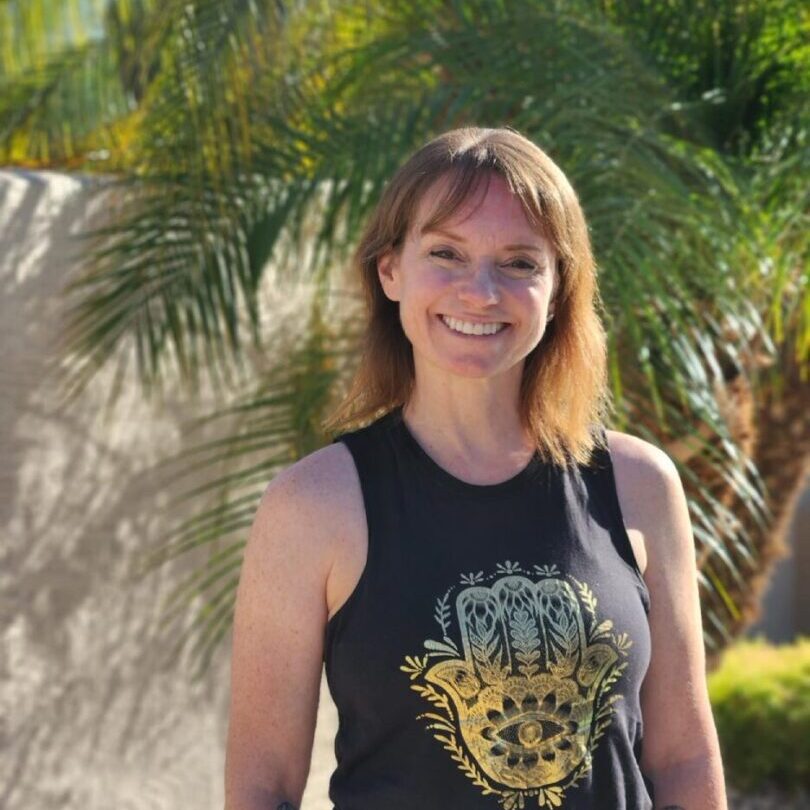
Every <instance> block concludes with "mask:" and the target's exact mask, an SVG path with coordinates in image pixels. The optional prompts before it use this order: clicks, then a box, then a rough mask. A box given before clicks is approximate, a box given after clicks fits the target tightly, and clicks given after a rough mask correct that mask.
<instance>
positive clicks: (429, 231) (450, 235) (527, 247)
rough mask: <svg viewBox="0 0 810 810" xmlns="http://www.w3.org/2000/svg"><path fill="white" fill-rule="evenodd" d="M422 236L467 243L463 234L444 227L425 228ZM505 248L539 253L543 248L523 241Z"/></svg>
mask: <svg viewBox="0 0 810 810" xmlns="http://www.w3.org/2000/svg"><path fill="white" fill-rule="evenodd" d="M421 233H422V236H423V237H424V236H427V235H428V234H438V235H439V236H446V237H447V238H448V239H453V240H454V241H456V242H462V243H466V241H467V240H466V239H465V238H464V237H463V236H459V235H458V234H457V233H453V232H452V231H446V230H444V229H442V228H423V229H422V231H421ZM503 247H504V250H534V251H536V252H537V253H542V252H543V249H542V248H541V247H540V246H539V245H532V244H530V243H528V242H522V243H519V244H514V245H504V246H503Z"/></svg>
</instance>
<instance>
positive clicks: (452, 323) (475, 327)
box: [441, 315, 506, 335]
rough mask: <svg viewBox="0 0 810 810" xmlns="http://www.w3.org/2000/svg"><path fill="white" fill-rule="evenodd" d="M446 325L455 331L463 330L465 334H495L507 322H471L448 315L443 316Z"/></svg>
mask: <svg viewBox="0 0 810 810" xmlns="http://www.w3.org/2000/svg"><path fill="white" fill-rule="evenodd" d="M441 318H442V321H444V323H445V325H446V326H447V327H449V328H450V329H452V330H453V331H454V332H461V333H462V334H464V335H494V334H496V333H497V332H500V331H501V329H503V328H504V327H505V326H506V324H505V323H470V322H469V321H459V320H457V319H456V318H450V317H448V316H447V315H442V316H441Z"/></svg>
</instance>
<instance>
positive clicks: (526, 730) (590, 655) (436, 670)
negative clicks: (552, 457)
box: [400, 560, 632, 810]
mask: <svg viewBox="0 0 810 810" xmlns="http://www.w3.org/2000/svg"><path fill="white" fill-rule="evenodd" d="M534 570H535V572H536V576H537V577H538V578H537V579H536V580H532V579H530V578H529V577H528V576H526V574H525V571H524V569H523V568H522V567H521V566H520V564H519V563H517V562H514V561H510V560H506V561H505V562H504V563H498V565H497V566H496V571H495V573H494V574H492V575H489V576H486V577H484V576H483V573H482V572H478V574H470V575H469V576H466V577H465V576H462V577H461V584H460V585H459V586H457V593H456V596H455V600H454V605H455V612H454V613H453V612H452V611H451V593H452V590H453V589H450V590H448V592H447V593H446V594H444V596H443V597H441V598H440V599H439V600H438V601H437V609H436V614H435V615H436V618H437V620H438V619H441V621H440V623H441V624H442V626H443V628H444V626H445V625H446V626H447V630H446V631H445V632H444V633H443V636H444V640H443V641H435V640H427V641H425V642H424V647H425V649H426V650H427V651H428V652H427V654H426V655H424V656H423V657H422V658H420V657H419V656H406V665H405V666H402V667H400V668H401V669H402V670H404V671H406V672H407V673H408V675H409V677H410V679H411V680H413V681H414V683H412V684H411V688H412V689H414V690H416V691H417V692H418V693H419V694H420V695H422V697H424V699H425V700H427V701H428V702H429V703H431V704H433V705H434V706H436V707H437V709H436V711H433V712H426V713H424V714H422V715H418V717H419V718H422V719H423V720H425V721H427V722H428V729H429V730H430V731H431V732H432V733H433V736H434V737H435V738H436V739H437V740H438V741H439V742H440V743H442V747H443V748H445V749H446V750H447V751H449V752H450V754H451V758H452V759H453V760H454V761H455V762H456V763H457V764H458V766H459V768H460V769H461V770H462V771H463V772H464V773H465V775H466V776H467V777H469V779H470V780H471V781H472V783H473V784H474V785H475V786H477V787H478V788H480V789H481V790H482V792H483V793H484V794H485V795H486V794H493V795H495V796H497V797H498V802H499V804H500V805H501V808H503V810H509V809H510V808H524V807H526V801H527V800H528V799H529V798H533V799H534V800H535V802H536V806H537V807H564V804H565V796H566V792H567V791H568V790H571V789H573V788H575V786H576V785H577V783H578V782H579V781H580V780H581V779H582V778H583V777H584V775H585V774H586V773H587V772H588V771H589V769H590V768H591V766H592V754H593V751H594V750H595V747H596V745H597V744H598V741H599V740H600V738H601V737H602V735H603V734H604V733H605V731H606V729H607V728H608V727H609V726H610V724H611V722H612V718H613V714H614V708H615V703H616V702H617V701H619V700H621V698H622V695H621V694H620V693H618V692H615V693H614V692H612V690H613V688H614V686H615V684H616V683H617V682H618V681H619V679H620V678H621V677H622V675H623V673H624V672H625V670H626V668H627V665H628V664H627V661H621V662H620V658H621V657H626V655H627V649H628V648H629V647H630V645H631V644H632V640H631V639H630V638H629V637H628V636H627V634H626V633H614V632H612V631H613V621H612V619H610V618H603V617H598V615H597V599H596V597H595V595H594V593H593V591H592V590H591V588H590V587H589V585H588V584H587V583H585V582H580V581H578V580H577V579H576V578H574V577H572V576H570V575H568V576H567V577H563V576H562V575H560V573H559V572H558V571H557V570H556V566H554V567H551V566H545V567H540V566H534ZM452 618H455V620H456V622H457V628H458V631H459V636H460V643H457V642H456V641H455V640H454V639H453V638H452V637H451V630H450V625H451V624H452ZM428 657H432V658H433V659H434V661H433V663H432V664H431V665H430V666H429V665H428V663H427V661H428ZM436 659H439V660H436ZM439 710H442V711H443V712H444V713H443V714H437V711H439ZM462 743H463V746H462Z"/></svg>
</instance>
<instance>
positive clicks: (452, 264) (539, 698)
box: [226, 128, 725, 810]
mask: <svg viewBox="0 0 810 810" xmlns="http://www.w3.org/2000/svg"><path fill="white" fill-rule="evenodd" d="M356 264H357V267H358V270H359V273H360V278H361V280H362V283H363V285H364V289H365V293H366V302H367V305H368V316H369V319H368V325H367V330H366V339H365V343H364V351H363V355H362V357H361V358H360V363H359V367H358V370H357V373H356V375H355V378H354V380H353V384H352V387H351V389H350V391H349V392H348V395H347V397H346V399H345V401H344V402H343V403H342V404H341V406H340V407H339V408H338V409H337V410H336V412H335V414H333V417H332V419H331V422H330V423H329V426H331V429H333V430H337V431H340V435H339V436H337V438H336V439H335V441H333V443H332V444H331V445H329V446H327V447H324V448H321V449H320V450H318V451H316V452H314V453H311V454H310V455H308V456H305V457H304V458H303V459H301V460H300V461H298V462H296V463H295V464H293V465H292V466H291V467H289V468H287V469H286V470H285V471H284V472H283V473H281V474H280V475H278V476H277V477H276V478H275V479H274V480H273V481H272V482H271V483H270V484H269V485H268V487H267V490H266V492H265V494H264V496H263V498H262V501H261V504H260V505H259V509H258V511H257V514H256V517H255V519H254V523H253V528H252V531H251V535H250V539H249V542H248V545H247V548H246V550H245V557H244V563H243V570H242V574H241V578H240V584H239V590H238V592H237V601H236V610H235V615H234V642H233V662H232V680H231V689H232V699H231V715H230V725H229V736H228V748H227V756H226V795H227V797H228V800H227V802H226V807H227V810H248V809H249V808H258V807H262V808H268V807H271V808H274V810H283V808H286V807H290V806H291V805H290V802H293V803H295V804H297V803H298V802H299V801H300V797H301V795H302V793H303V789H304V785H305V782H306V777H307V771H308V766H309V757H310V754H311V750H312V738H313V731H314V723H315V710H316V707H317V701H318V689H319V684H320V675H321V665H322V663H325V666H326V675H327V680H328V684H329V688H330V691H331V694H332V697H333V698H334V700H335V703H336V705H337V708H338V714H339V718H340V727H339V730H338V734H337V737H336V739H335V751H336V755H337V768H336V770H335V772H334V773H333V774H332V778H331V780H330V785H329V796H330V799H331V800H332V801H333V802H334V806H335V808H336V810H337V808H349V807H351V808H355V810H379V808H386V809H387V810H388V809H389V808H390V810H399V808H413V807H419V808H423V809H424V810H440V809H441V810H447V808H456V807H463V808H465V810H487V808H493V809H494V808H497V807H500V808H503V810H512V808H517V807H529V806H537V807H559V808H563V810H584V808H588V810H594V808H597V809H598V810H631V809H632V810H652V808H653V807H654V802H656V803H657V804H655V806H656V807H658V808H671V809H672V810H674V808H681V807H684V808H688V809H689V810H723V808H724V807H725V794H724V789H723V780H722V766H721V763H720V755H719V748H718V745H717V736H716V732H715V729H714V723H713V719H712V716H711V711H710V708H709V703H708V695H707V691H706V682H705V674H704V671H705V670H704V664H705V661H704V657H703V656H704V653H703V647H702V636H701V621H700V607H699V602H698V595H697V581H696V571H695V561H694V547H693V540H692V535H691V529H690V525H689V516H688V510H687V505H686V500H685V496H684V492H683V488H682V486H681V483H680V480H679V479H678V476H677V472H676V469H675V466H674V464H673V463H672V462H671V460H670V459H669V458H668V457H667V456H666V454H664V453H663V451H661V450H660V449H659V448H657V447H655V446H653V445H651V444H649V443H647V442H644V441H642V440H640V439H637V438H635V437H633V436H630V435H626V434H619V433H616V432H614V431H607V430H606V428H605V425H604V424H603V423H604V417H605V415H606V412H607V410H608V409H609V406H610V401H609V397H608V388H607V384H606V342H605V332H604V329H603V327H602V323H601V321H600V318H599V316H598V313H597V310H596V307H597V303H598V291H597V289H596V280H595V270H594V262H593V259H592V256H591V251H590V244H589V240H588V233H587V226H586V224H585V220H584V217H583V214H582V210H581V209H580V206H579V203H578V201H577V197H576V194H575V193H574V191H573V189H572V188H571V186H570V184H569V183H568V181H567V179H566V178H565V176H564V174H563V173H562V171H560V169H559V168H558V167H557V166H556V165H555V164H554V163H553V161H552V160H551V159H550V158H549V157H548V156H547V155H546V154H545V153H544V152H543V151H542V150H541V149H540V148H539V147H538V146H536V145H535V144H533V143H531V141H529V140H527V139H526V138H524V137H523V136H522V135H520V134H519V133H517V132H515V131H514V130H511V129H476V128H469V129H462V130H454V131H452V132H448V133H445V134H444V135H442V136H440V137H439V138H437V139H435V140H434V141H431V142H430V143H428V144H426V145H425V146H424V147H422V148H421V149H420V150H418V151H417V152H416V153H415V154H414V155H413V156H412V157H411V158H410V159H409V160H408V161H407V162H406V163H405V164H404V166H403V167H401V168H400V170H399V171H398V172H397V173H396V174H395V176H394V177H393V178H392V179H391V181H390V183H389V185H388V187H387V188H386V190H385V192H384V194H383V196H382V199H381V201H380V203H379V205H378V206H377V208H376V210H375V211H374V213H373V214H372V216H371V218H370V219H369V222H368V224H367V227H366V230H365V233H364V235H363V237H362V239H361V241H360V244H359V246H358V248H357V253H356ZM552 319H554V320H553V322H552Z"/></svg>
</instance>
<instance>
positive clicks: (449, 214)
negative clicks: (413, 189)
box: [410, 171, 551, 241]
mask: <svg viewBox="0 0 810 810" xmlns="http://www.w3.org/2000/svg"><path fill="white" fill-rule="evenodd" d="M454 181H455V182H454ZM493 184H494V185H495V188H494V189H493V187H492V186H493ZM460 185H461V184H460V183H459V182H458V180H457V179H456V178H452V177H447V176H444V177H440V178H438V179H437V180H436V181H435V182H434V183H432V184H431V185H430V186H428V187H427V188H426V189H425V191H424V193H423V194H422V196H421V198H420V199H419V201H418V203H417V205H416V206H415V208H414V216H413V221H412V223H411V226H410V231H411V233H412V235H413V237H414V238H415V239H417V240H418V239H420V238H422V237H423V236H424V235H425V234H427V233H430V232H431V231H437V230H443V231H445V232H446V231H450V230H459V228H463V227H464V224H463V223H464V222H465V221H466V220H467V218H468V217H470V216H471V215H472V214H474V213H475V212H476V211H477V210H478V208H479V207H480V206H481V205H482V204H483V203H484V201H485V199H486V197H487V196H489V195H490V194H492V193H493V192H494V193H495V194H496V195H497V196H498V197H500V198H501V199H500V200H498V202H497V204H498V206H502V205H503V204H504V202H506V204H507V205H508V198H512V199H513V200H514V201H515V203H516V205H517V207H518V208H519V209H520V210H521V211H522V213H523V215H524V217H525V220H526V225H525V226H523V227H520V226H518V227H517V228H516V229H515V230H516V231H517V232H518V233H520V234H524V235H526V236H529V235H530V234H531V235H533V236H535V237H539V238H540V239H542V240H548V236H547V234H546V232H545V229H544V228H537V227H534V226H533V220H534V219H535V217H534V215H533V213H532V212H531V211H529V210H527V208H526V205H525V204H524V202H523V200H522V199H521V198H520V196H519V195H517V194H515V193H514V192H512V191H511V189H509V187H508V183H507V180H506V178H504V177H502V176H501V175H499V174H496V173H494V172H492V171H489V172H486V173H485V172H481V173H479V174H478V176H476V177H474V178H472V183H471V184H470V185H468V187H467V188H464V189H461V188H460ZM504 196H505V197H506V198H507V199H506V200H504V199H503V198H504ZM527 227H528V229H529V230H528V232H527V231H526V228H527ZM548 241H551V240H548Z"/></svg>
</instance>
